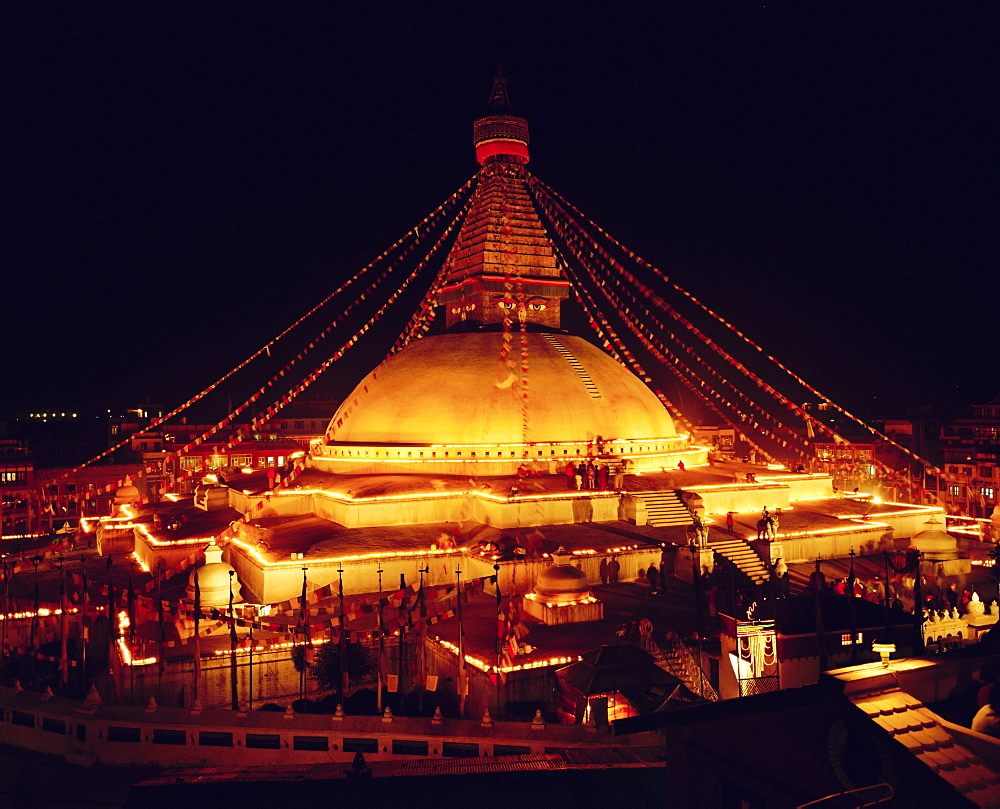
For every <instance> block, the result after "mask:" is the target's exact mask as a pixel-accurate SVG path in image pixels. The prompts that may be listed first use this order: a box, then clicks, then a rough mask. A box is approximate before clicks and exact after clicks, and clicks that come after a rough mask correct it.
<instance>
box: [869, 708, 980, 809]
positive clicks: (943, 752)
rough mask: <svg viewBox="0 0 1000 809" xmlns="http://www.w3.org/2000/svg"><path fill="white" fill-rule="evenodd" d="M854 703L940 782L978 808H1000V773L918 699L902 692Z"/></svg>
mask: <svg viewBox="0 0 1000 809" xmlns="http://www.w3.org/2000/svg"><path fill="white" fill-rule="evenodd" d="M849 696H850V699H851V700H852V701H853V702H854V704H855V705H857V707H858V708H860V709H861V710H862V711H864V712H865V713H866V714H867V715H868V716H869V717H871V719H872V720H873V721H874V722H875V723H876V724H877V725H878V726H879V727H881V728H882V729H883V730H885V731H886V732H887V733H888V734H889V735H890V736H892V737H893V739H895V740H896V741H897V742H899V743H900V744H902V745H903V746H904V747H906V749H907V750H909V751H910V753H912V754H913V755H914V756H916V757H917V758H918V759H919V760H920V761H922V762H923V763H924V764H926V765H927V766H928V767H930V768H931V770H933V771H934V773H935V774H937V775H938V776H939V777H940V778H943V779H944V780H945V781H947V782H948V783H949V784H951V785H952V786H953V787H954V788H955V789H956V790H957V791H958V792H959V793H960V794H962V795H964V796H965V797H967V798H968V799H969V800H971V801H972V802H973V803H975V804H976V805H978V806H994V807H995V806H1000V772H998V771H997V770H995V769H994V768H993V767H992V766H990V765H989V764H987V763H986V762H985V761H983V759H982V758H980V757H979V756H978V755H976V754H975V753H973V752H972V751H971V750H969V749H968V748H967V747H965V746H963V745H962V744H960V743H959V742H958V741H957V740H956V739H955V737H954V736H953V735H952V734H951V732H950V731H949V730H948V728H947V727H946V726H945V725H944V724H943V723H942V720H941V719H940V717H938V716H937V715H936V714H935V713H933V712H932V711H930V710H928V709H927V708H926V707H925V706H924V705H923V703H921V702H920V701H919V700H918V699H916V698H915V697H913V696H911V695H910V694H907V693H906V692H905V691H903V690H901V689H899V688H873V689H868V690H861V691H856V692H854V693H852V694H850V695H849Z"/></svg>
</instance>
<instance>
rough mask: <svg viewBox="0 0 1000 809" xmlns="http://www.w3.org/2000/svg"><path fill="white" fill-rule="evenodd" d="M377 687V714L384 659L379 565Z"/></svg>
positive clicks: (380, 567) (380, 706)
mask: <svg viewBox="0 0 1000 809" xmlns="http://www.w3.org/2000/svg"><path fill="white" fill-rule="evenodd" d="M375 572H376V573H378V685H377V692H376V693H377V699H378V712H379V713H380V714H381V713H382V665H383V662H382V658H384V657H385V627H384V624H383V623H382V617H383V616H382V566H381V565H379V567H378V570H377V571H375Z"/></svg>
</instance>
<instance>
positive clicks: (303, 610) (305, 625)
mask: <svg viewBox="0 0 1000 809" xmlns="http://www.w3.org/2000/svg"><path fill="white" fill-rule="evenodd" d="M308 569H309V568H305V567H304V568H302V595H301V596H300V598H299V632H300V633H301V635H302V652H301V658H300V660H301V664H300V671H299V700H302V701H304V700H305V698H306V666H307V665H308V657H309V608H308V607H307V606H306V571H307V570H308Z"/></svg>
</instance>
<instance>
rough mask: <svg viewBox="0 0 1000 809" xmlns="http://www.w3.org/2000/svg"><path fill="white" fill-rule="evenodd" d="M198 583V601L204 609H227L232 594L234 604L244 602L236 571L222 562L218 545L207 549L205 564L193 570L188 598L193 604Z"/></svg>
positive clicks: (188, 588)
mask: <svg viewBox="0 0 1000 809" xmlns="http://www.w3.org/2000/svg"><path fill="white" fill-rule="evenodd" d="M196 581H197V589H198V600H199V601H200V602H201V605H202V606H204V607H227V606H229V603H230V601H229V598H230V594H232V603H233V604H239V603H240V602H241V601H243V598H242V597H241V596H240V580H239V579H238V578H237V577H236V570H235V569H234V568H233V566H232V565H231V564H229V563H228V562H223V561H222V548H220V547H219V546H218V545H214V544H213V545H209V546H208V547H207V548H205V564H203V565H202V566H201V567H198V568H195V569H194V570H192V571H191V573H190V575H189V576H188V585H187V597H188V600H189V601H190V602H191V603H192V604H193V603H194V602H195V600H196V599H195V587H196V585H195V582H196Z"/></svg>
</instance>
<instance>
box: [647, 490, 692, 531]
mask: <svg viewBox="0 0 1000 809" xmlns="http://www.w3.org/2000/svg"><path fill="white" fill-rule="evenodd" d="M635 496H636V497H638V498H639V499H640V500H642V502H643V505H644V506H645V507H646V524H647V525H652V526H654V527H655V528H664V527H666V526H668V525H691V512H690V511H688V507H687V506H686V505H684V501H683V500H681V496H680V494H679V493H678V492H676V491H674V490H673V489H667V490H666V491H659V492H635Z"/></svg>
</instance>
